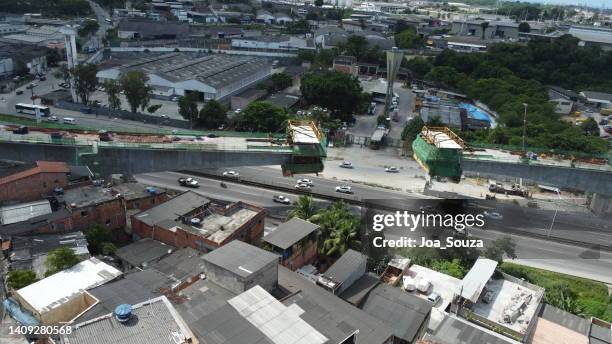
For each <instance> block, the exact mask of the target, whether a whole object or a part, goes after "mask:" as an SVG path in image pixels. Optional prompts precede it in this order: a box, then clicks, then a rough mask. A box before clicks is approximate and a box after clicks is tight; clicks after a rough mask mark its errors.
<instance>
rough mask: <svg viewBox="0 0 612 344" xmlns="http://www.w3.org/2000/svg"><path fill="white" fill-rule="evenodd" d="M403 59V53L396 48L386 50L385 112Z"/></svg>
mask: <svg viewBox="0 0 612 344" xmlns="http://www.w3.org/2000/svg"><path fill="white" fill-rule="evenodd" d="M403 58H404V52H403V51H401V50H399V49H397V47H393V48H392V49H391V50H387V98H386V99H385V111H387V110H388V109H389V104H390V103H391V98H393V83H394V82H395V78H396V77H397V72H399V68H400V65H401V64H402V59H403Z"/></svg>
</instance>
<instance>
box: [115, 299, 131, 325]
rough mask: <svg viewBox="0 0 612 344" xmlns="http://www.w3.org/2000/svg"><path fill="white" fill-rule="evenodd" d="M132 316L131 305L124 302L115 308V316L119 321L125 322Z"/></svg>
mask: <svg viewBox="0 0 612 344" xmlns="http://www.w3.org/2000/svg"><path fill="white" fill-rule="evenodd" d="M131 317H132V306H131V305H128V304H126V303H124V304H121V305H119V306H117V307H116V308H115V318H116V319H117V321H119V322H126V321H128V320H130V318H131Z"/></svg>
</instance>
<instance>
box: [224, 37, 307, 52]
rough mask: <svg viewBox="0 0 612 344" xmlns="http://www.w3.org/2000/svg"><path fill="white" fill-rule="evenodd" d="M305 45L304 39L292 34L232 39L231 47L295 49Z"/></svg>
mask: <svg viewBox="0 0 612 344" xmlns="http://www.w3.org/2000/svg"><path fill="white" fill-rule="evenodd" d="M306 47H307V42H306V39H304V38H300V37H294V36H260V37H241V38H234V39H232V48H234V49H261V50H285V51H295V50H298V49H302V48H306Z"/></svg>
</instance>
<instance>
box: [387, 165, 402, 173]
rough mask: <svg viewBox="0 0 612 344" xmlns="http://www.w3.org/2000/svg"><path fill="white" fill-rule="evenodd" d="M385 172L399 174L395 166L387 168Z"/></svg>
mask: <svg viewBox="0 0 612 344" xmlns="http://www.w3.org/2000/svg"><path fill="white" fill-rule="evenodd" d="M385 172H389V173H399V169H398V168H397V167H395V166H389V167H385Z"/></svg>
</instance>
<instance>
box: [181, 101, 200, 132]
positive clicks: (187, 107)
mask: <svg viewBox="0 0 612 344" xmlns="http://www.w3.org/2000/svg"><path fill="white" fill-rule="evenodd" d="M197 101H198V97H197V96H196V94H195V93H187V94H186V95H184V96H182V97H179V99H178V107H179V109H178V112H179V115H181V117H183V118H184V119H186V120H188V121H189V123H191V125H192V126H193V124H194V123H195V122H196V121H197V120H198V114H199V111H198V103H197Z"/></svg>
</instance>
